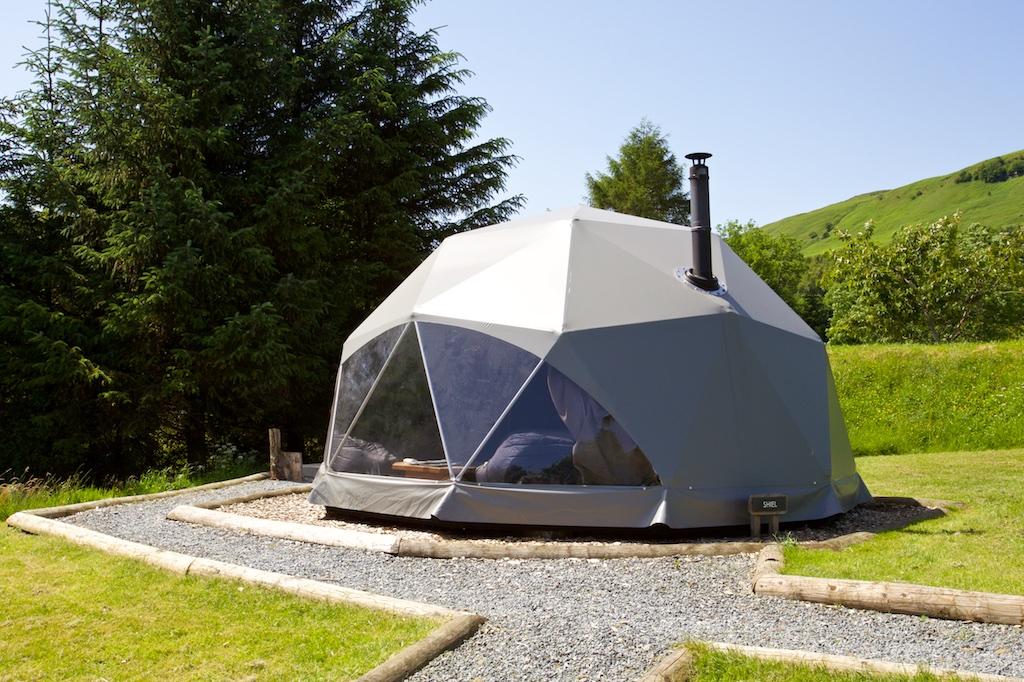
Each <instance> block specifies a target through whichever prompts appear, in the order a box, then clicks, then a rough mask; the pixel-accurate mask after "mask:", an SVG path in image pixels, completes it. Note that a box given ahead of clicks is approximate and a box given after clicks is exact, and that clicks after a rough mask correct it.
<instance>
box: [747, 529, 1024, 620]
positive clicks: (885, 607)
mask: <svg viewBox="0 0 1024 682" xmlns="http://www.w3.org/2000/svg"><path fill="white" fill-rule="evenodd" d="M784 563H785V559H784V556H783V552H782V547H781V546H780V545H769V546H767V547H765V548H764V549H763V550H761V552H760V553H759V554H758V557H757V563H756V564H755V565H754V572H753V575H752V587H753V590H754V594H757V595H761V596H769V597H781V598H783V599H794V600H797V601H808V602H814V603H817V604H837V605H840V606H846V607H849V608H854V609H867V610H870V611H884V612H887V613H902V614H907V615H912V616H929V617H931V618H943V619H946V620H964V621H974V622H976V623H998V624H1000V625H1024V596H1020V595H1014V594H998V593H995V592H976V591H973V590H955V589H952V588H948V587H932V586H930V585H916V584H914V583H900V582H880V581H870V580H846V579H840V578H812V577H808V576H802V575H782V574H781V571H782V567H783V565H784Z"/></svg>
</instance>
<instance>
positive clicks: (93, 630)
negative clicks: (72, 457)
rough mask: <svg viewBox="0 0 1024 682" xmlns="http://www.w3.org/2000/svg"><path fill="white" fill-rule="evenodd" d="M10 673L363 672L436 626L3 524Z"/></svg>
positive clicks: (1, 585)
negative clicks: (150, 562)
mask: <svg viewBox="0 0 1024 682" xmlns="http://www.w3.org/2000/svg"><path fill="white" fill-rule="evenodd" d="M0 602H2V603H3V608H2V609H0V632H2V633H3V636H2V637H0V679H5V680H7V679H10V680H99V679H107V680H113V679H116V680H143V679H173V680H227V679H232V680H241V679H251V680H285V679H286V680H312V679H316V680H322V679H352V678H355V677H358V676H360V675H361V674H363V673H365V672H366V671H367V670H369V669H370V668H372V667H374V666H376V665H378V664H379V663H381V662H382V661H384V660H385V659H386V658H388V657H389V656H390V655H391V654H393V653H395V652H396V651H398V650H399V649H401V648H402V647H404V646H407V645H409V644H411V643H413V642H415V641H417V640H418V639H420V638H422V637H423V636H424V635H426V634H427V633H428V632H429V631H430V630H431V629H432V628H433V627H434V626H435V625H436V623H435V622H434V621H431V620H423V619H411V618H403V617H399V616H394V615H389V614H385V613H382V612H378V611H372V610H368V609H363V608H357V607H350V606H343V605H336V604H326V603H323V602H316V601H310V600H304V599H300V598H298V597H294V596H291V595H286V594H281V593H278V592H273V591H271V590H268V589H263V588H258V587H254V586H250V585H243V584H242V583H238V582H234V581H226V580H218V579H213V578H197V577H181V576H177V575H174V574H171V573H168V572H165V571H161V570H159V569H156V568H151V567H149V566H146V565H144V564H141V563H139V562H136V561H132V560H129V559H121V558H118V557H113V556H110V555H108V554H104V553H102V552H98V551H95V550H90V549H84V548H80V547H77V546H74V545H71V544H68V543H65V542H63V541H61V540H57V539H55V538H46V537H36V536H30V535H25V534H22V533H20V532H18V531H14V530H11V529H8V528H3V527H0Z"/></svg>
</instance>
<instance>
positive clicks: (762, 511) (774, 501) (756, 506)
mask: <svg viewBox="0 0 1024 682" xmlns="http://www.w3.org/2000/svg"><path fill="white" fill-rule="evenodd" d="M747 509H748V510H749V511H750V513H751V514H753V515H754V516H767V515H769V514H785V513H786V511H787V510H788V509H789V497H788V496H787V495H751V496H750V500H749V501H748V502H747Z"/></svg>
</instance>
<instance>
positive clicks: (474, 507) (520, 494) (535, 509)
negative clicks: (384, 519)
mask: <svg viewBox="0 0 1024 682" xmlns="http://www.w3.org/2000/svg"><path fill="white" fill-rule="evenodd" d="M663 496H664V489H663V488H661V487H651V488H627V487H621V486H555V485H552V486H544V487H539V486H538V487H535V488H527V487H524V486H516V485H497V484H491V485H473V484H470V483H457V484H455V488H454V490H453V491H452V493H451V495H449V496H448V497H447V498H446V499H445V500H444V501H443V502H442V503H441V504H440V505H439V507H438V509H437V518H439V519H441V520H443V521H458V522H462V523H507V524H521V525H533V526H583V527H620V528H647V527H648V526H651V525H653V524H654V523H656V518H655V517H656V515H657V512H658V509H659V507H660V505H661V501H662V498H663Z"/></svg>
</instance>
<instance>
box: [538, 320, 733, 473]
mask: <svg viewBox="0 0 1024 682" xmlns="http://www.w3.org/2000/svg"><path fill="white" fill-rule="evenodd" d="M722 317H725V315H710V316H704V317H692V318H686V319H683V320H665V321H661V322H651V323H647V324H641V325H630V326H623V327H607V328H604V329H599V330H587V331H579V332H569V333H566V334H563V335H562V336H561V337H560V338H559V340H558V342H557V343H555V345H554V347H553V348H552V349H551V351H550V352H549V353H548V356H547V358H546V359H547V361H548V362H549V363H551V365H552V366H554V367H555V368H556V369H558V370H559V371H560V372H562V373H563V374H565V375H566V376H567V377H569V378H570V379H572V380H573V381H574V382H576V383H577V384H578V385H579V386H580V387H581V388H582V389H583V390H585V391H586V392H587V393H589V394H590V395H591V396H593V397H594V399H595V400H597V401H598V402H599V403H601V404H602V405H603V406H604V407H605V408H606V409H607V410H608V411H609V412H610V413H611V414H612V416H614V417H615V419H616V421H618V422H619V423H620V424H621V425H622V426H623V428H625V430H626V431H627V432H628V433H629V434H630V435H631V436H632V437H633V439H634V440H635V441H636V442H637V444H638V445H639V446H640V449H641V450H643V451H644V453H645V454H646V455H647V457H648V459H650V460H651V464H652V465H653V466H654V470H655V472H657V474H658V475H659V476H660V477H661V481H662V483H663V484H664V485H669V486H672V485H676V486H678V485H684V484H685V482H686V480H687V479H686V478H685V477H684V475H683V474H682V473H681V469H682V468H683V467H684V465H685V463H686V461H687V459H692V458H691V457H690V455H689V454H688V453H694V454H693V457H699V456H700V455H702V454H709V453H713V452H714V451H715V449H716V448H725V447H729V448H731V449H737V448H738V443H736V442H735V438H734V433H733V429H731V428H730V429H724V430H722V429H719V428H716V424H722V425H725V424H727V423H729V422H731V421H732V417H731V416H730V414H729V413H728V409H729V408H728V405H729V404H731V402H732V401H731V397H730V395H731V387H730V386H729V384H728V383H727V382H726V383H722V382H718V381H715V380H714V378H715V377H719V376H722V374H723V372H724V371H726V368H727V365H726V364H725V358H724V354H723V351H724V348H725V342H724V337H723V326H722V322H721V318H722ZM690 357H692V358H693V359H692V361H690V360H689V359H688V358H690ZM695 427H696V428H695ZM726 443H729V444H728V445H726ZM709 456H710V455H709Z"/></svg>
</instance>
